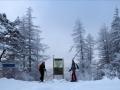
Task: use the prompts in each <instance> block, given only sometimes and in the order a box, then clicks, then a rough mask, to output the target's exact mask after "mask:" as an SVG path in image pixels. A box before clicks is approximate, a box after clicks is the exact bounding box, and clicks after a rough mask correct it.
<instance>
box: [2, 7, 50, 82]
mask: <svg viewBox="0 0 120 90" xmlns="http://www.w3.org/2000/svg"><path fill="white" fill-rule="evenodd" d="M40 34H41V30H40V28H39V26H35V25H34V24H33V16H32V9H31V8H28V9H27V12H26V15H25V16H23V17H22V18H19V17H18V18H17V19H16V20H15V21H14V22H11V21H9V20H8V19H7V15H6V14H5V13H4V14H0V51H1V54H0V62H2V63H14V64H15V66H16V68H15V69H14V73H15V75H14V76H11V75H12V74H13V70H10V69H3V70H2V71H1V72H2V73H6V74H5V77H8V78H11V77H13V78H16V79H23V80H26V79H28V78H27V77H29V79H30V80H38V78H39V77H36V75H37V76H38V75H39V72H38V62H39V63H40V62H41V61H44V60H47V58H48V56H47V55H45V50H46V49H47V48H48V46H47V45H45V44H43V43H42V42H41V40H42V38H41V37H40ZM3 77H4V75H3Z"/></svg>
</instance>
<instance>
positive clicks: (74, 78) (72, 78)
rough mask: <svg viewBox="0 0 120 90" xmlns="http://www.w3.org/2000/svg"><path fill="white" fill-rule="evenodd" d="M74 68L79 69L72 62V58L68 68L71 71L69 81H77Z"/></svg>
mask: <svg viewBox="0 0 120 90" xmlns="http://www.w3.org/2000/svg"><path fill="white" fill-rule="evenodd" d="M76 69H79V67H78V65H77V64H76V63H75V62H74V60H72V65H71V69H70V70H69V71H72V76H71V82H75V81H77V77H76Z"/></svg>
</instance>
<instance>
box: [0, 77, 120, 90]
mask: <svg viewBox="0 0 120 90" xmlns="http://www.w3.org/2000/svg"><path fill="white" fill-rule="evenodd" d="M119 83H120V80H119V79H114V80H110V79H106V78H105V79H103V80H98V81H78V82H68V81H65V80H55V79H54V80H52V81H45V82H43V83H41V82H39V81H32V82H29V81H20V80H14V79H6V78H1V79H0V90H120V85H119Z"/></svg>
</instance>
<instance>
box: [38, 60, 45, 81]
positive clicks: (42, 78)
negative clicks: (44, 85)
mask: <svg viewBox="0 0 120 90" xmlns="http://www.w3.org/2000/svg"><path fill="white" fill-rule="evenodd" d="M45 71H46V69H45V62H42V64H41V65H40V66H39V72H40V75H41V76H40V81H41V82H43V81H44V73H45Z"/></svg>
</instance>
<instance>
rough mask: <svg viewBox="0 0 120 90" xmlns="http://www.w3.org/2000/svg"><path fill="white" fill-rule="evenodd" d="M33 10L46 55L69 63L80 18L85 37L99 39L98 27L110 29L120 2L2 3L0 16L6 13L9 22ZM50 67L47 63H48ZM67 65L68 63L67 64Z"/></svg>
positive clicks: (24, 0) (45, 0)
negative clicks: (73, 34)
mask: <svg viewBox="0 0 120 90" xmlns="http://www.w3.org/2000/svg"><path fill="white" fill-rule="evenodd" d="M28 7H32V9H33V16H34V17H36V18H35V19H34V22H35V24H36V25H38V26H40V27H41V30H42V34H41V35H42V37H43V38H44V40H43V42H44V43H46V44H48V46H49V47H50V48H49V49H48V52H47V54H49V55H50V56H51V58H50V60H49V62H52V56H53V55H55V57H62V58H64V60H65V64H67V63H70V62H71V59H72V57H73V56H74V52H73V53H72V52H69V49H70V47H71V46H72V45H73V41H72V37H71V34H72V31H73V27H74V23H75V21H76V20H77V19H78V18H79V19H80V21H81V22H82V24H83V26H84V28H85V30H86V34H88V33H90V34H92V35H93V37H95V39H96V38H97V36H98V32H99V29H100V27H101V26H102V25H103V24H104V23H106V25H108V26H110V24H111V21H112V19H113V15H114V11H115V8H116V7H118V8H119V9H120V0H61V1H60V0H1V1H0V13H6V14H7V17H8V18H9V19H10V20H12V21H13V20H15V19H16V17H17V16H20V17H22V16H23V15H25V13H26V9H27V8H28ZM49 62H47V63H49ZM49 65H50V64H49ZM67 65H68V64H67Z"/></svg>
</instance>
